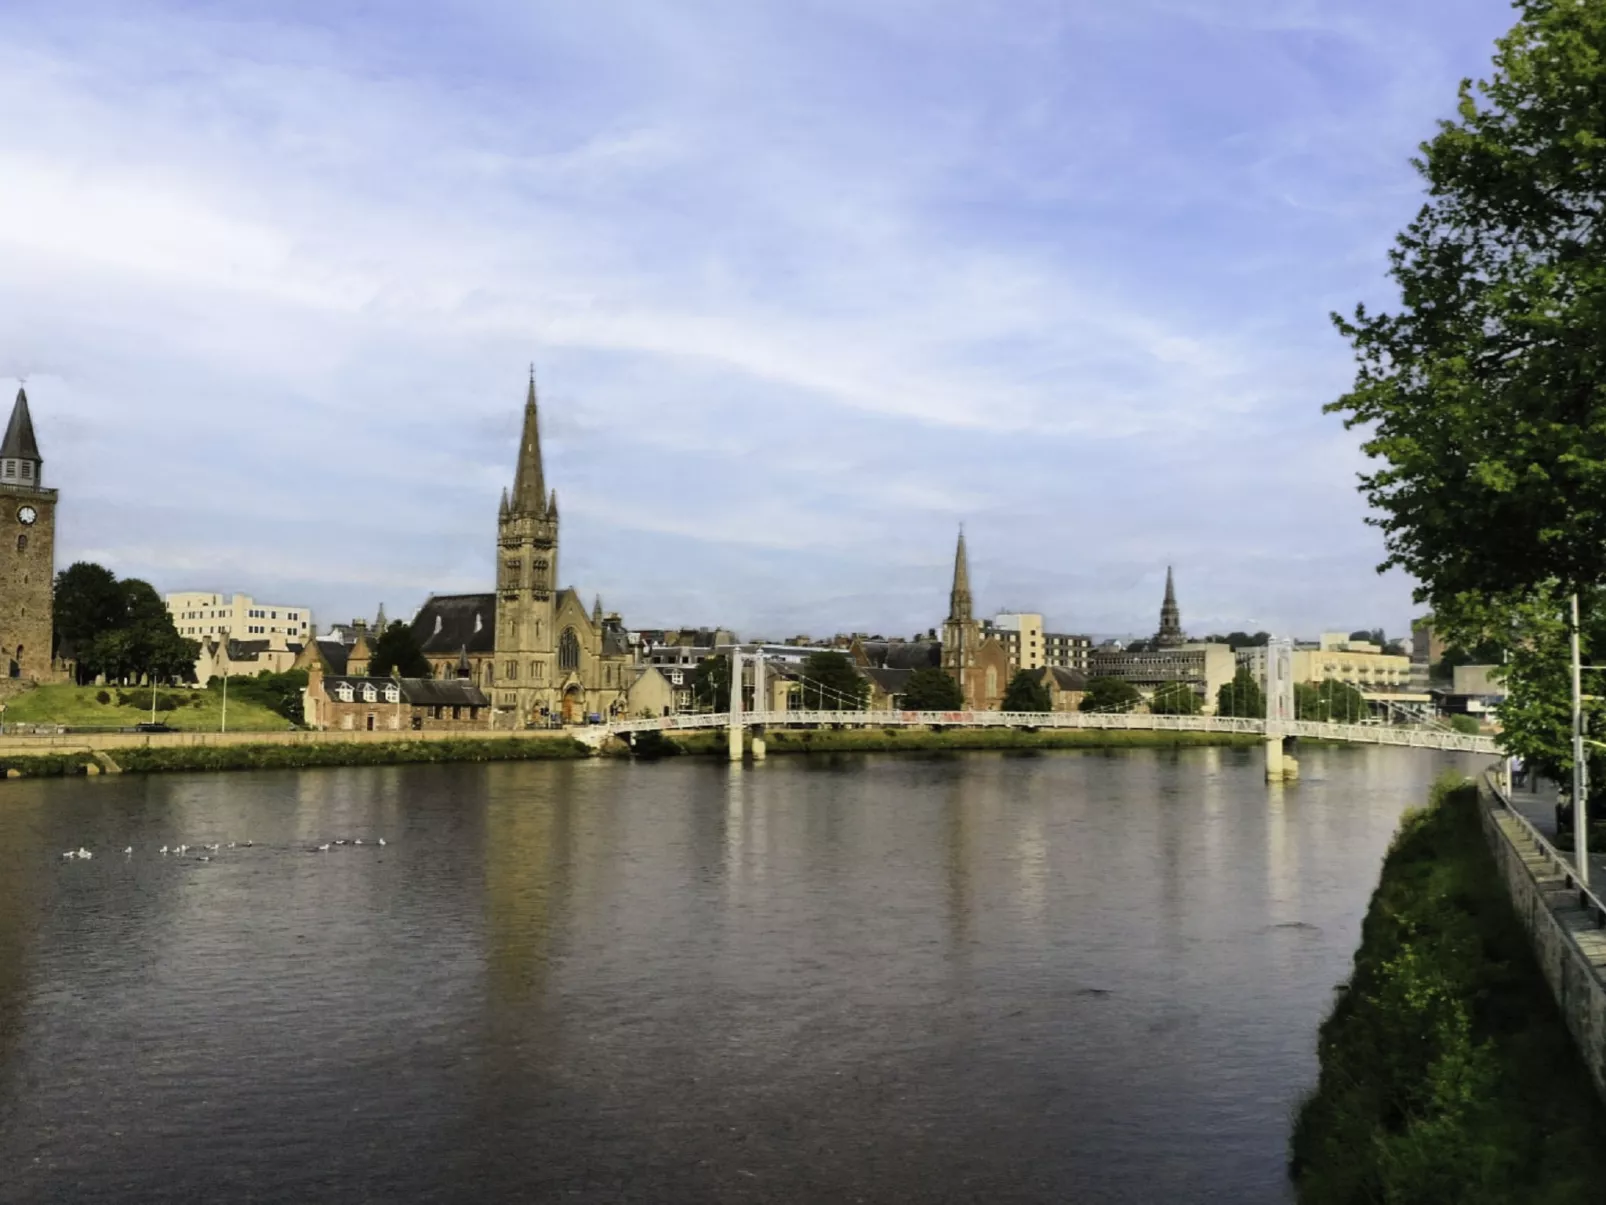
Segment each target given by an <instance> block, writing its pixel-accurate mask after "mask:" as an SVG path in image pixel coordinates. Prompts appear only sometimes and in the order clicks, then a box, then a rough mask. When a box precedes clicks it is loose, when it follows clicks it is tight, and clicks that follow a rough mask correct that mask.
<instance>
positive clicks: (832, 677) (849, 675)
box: [802, 653, 870, 711]
mask: <svg viewBox="0 0 1606 1205" xmlns="http://www.w3.org/2000/svg"><path fill="white" fill-rule="evenodd" d="M869 693H870V684H869V683H868V682H866V681H865V680H864V676H863V675H862V674H860V673H859V671H858V670H857V669H855V668H854V666H853V661H852V659H851V658H850V657H848V656H847V654H845V653H810V654H809V656H808V659H807V660H805V661H804V662H803V683H802V702H803V706H804V707H805V708H812V709H814V710H817V711H861V710H863V708H864V701H865V699H866V697H867V696H868V695H869Z"/></svg>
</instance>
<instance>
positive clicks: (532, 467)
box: [512, 365, 546, 515]
mask: <svg viewBox="0 0 1606 1205" xmlns="http://www.w3.org/2000/svg"><path fill="white" fill-rule="evenodd" d="M512 502H513V510H514V511H515V512H516V513H519V514H536V515H539V514H542V513H544V512H545V510H546V475H545V473H543V472H542V469H541V422H540V417H539V415H538V414H537V413H536V404H535V368H534V366H533V365H532V366H531V368H530V392H529V394H528V395H527V396H526V397H525V399H524V436H523V438H522V439H521V440H520V442H519V467H518V468H517V469H516V470H515V471H514V474H513V500H512Z"/></svg>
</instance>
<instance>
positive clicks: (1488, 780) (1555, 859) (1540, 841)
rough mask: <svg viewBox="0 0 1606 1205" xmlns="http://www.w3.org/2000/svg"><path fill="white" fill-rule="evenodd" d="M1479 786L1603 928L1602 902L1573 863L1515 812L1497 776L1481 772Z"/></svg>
mask: <svg viewBox="0 0 1606 1205" xmlns="http://www.w3.org/2000/svg"><path fill="white" fill-rule="evenodd" d="M1483 785H1484V787H1485V789H1487V790H1488V791H1489V793H1490V794H1491V795H1493V796H1494V797H1495V799H1496V800H1498V801H1499V803H1500V806H1501V807H1502V808H1504V809H1505V812H1506V814H1507V815H1508V816H1510V817H1511V818H1512V820H1514V821H1516V823H1517V827H1519V828H1521V829H1522V830H1523V831H1524V832H1525V833H1527V834H1528V836H1529V838H1530V839H1531V840H1532V841H1533V843H1534V848H1536V849H1537V850H1538V851H1539V855H1540V856H1541V857H1542V858H1544V859H1545V860H1546V861H1548V862H1550V863H1551V864H1552V865H1554V866H1555V867H1556V869H1557V870H1559V871H1560V872H1561V874H1562V875H1563V876H1564V878H1565V879H1566V882H1567V889H1568V890H1569V891H1576V892H1578V906H1579V907H1580V908H1582V909H1584V910H1585V911H1586V912H1588V913H1590V915H1591V916H1593V917H1594V919H1595V923H1596V924H1597V925H1602V924H1606V902H1602V900H1601V898H1600V896H1598V895H1596V894H1595V893H1594V892H1593V891H1591V890H1590V889H1589V888H1588V887H1585V886H1584V885H1583V884H1582V883H1580V882H1579V881H1578V871H1577V868H1576V867H1575V866H1574V865H1573V860H1572V859H1571V858H1569V857H1568V856H1567V855H1566V854H1564V853H1563V852H1562V851H1561V850H1559V849H1557V848H1556V846H1555V845H1554V844H1552V843H1551V841H1550V840H1549V838H1547V837H1546V836H1545V835H1544V834H1543V833H1541V832H1540V831H1539V830H1538V828H1536V827H1535V826H1534V823H1533V821H1532V820H1529V819H1528V817H1526V816H1524V815H1523V814H1522V812H1521V811H1520V810H1519V809H1517V808H1515V807H1513V806H1512V805H1511V796H1510V795H1508V794H1507V793H1506V789H1505V786H1504V784H1503V783H1502V782H1501V779H1500V775H1499V774H1498V773H1496V772H1495V771H1494V770H1493V769H1489V770H1485V771H1484V773H1483Z"/></svg>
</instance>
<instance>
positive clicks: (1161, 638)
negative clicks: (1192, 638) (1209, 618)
mask: <svg viewBox="0 0 1606 1205" xmlns="http://www.w3.org/2000/svg"><path fill="white" fill-rule="evenodd" d="M1186 640H1187V637H1186V636H1184V635H1183V634H1182V612H1181V611H1180V610H1179V609H1178V607H1177V587H1176V583H1175V582H1174V581H1172V579H1171V566H1170V565H1167V566H1166V567H1165V601H1164V602H1162V603H1161V604H1160V630H1159V632H1158V633H1156V634H1155V637H1154V643H1155V644H1156V645H1158V646H1159V647H1160V648H1163V649H1174V648H1176V647H1177V646H1178V645H1180V644H1183V643H1185V642H1186Z"/></svg>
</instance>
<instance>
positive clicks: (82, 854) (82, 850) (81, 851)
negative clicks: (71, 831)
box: [78, 845, 95, 858]
mask: <svg viewBox="0 0 1606 1205" xmlns="http://www.w3.org/2000/svg"><path fill="white" fill-rule="evenodd" d="M78 856H79V857H80V858H93V857H94V856H95V855H94V854H92V853H90V852H89V851H88V850H87V849H85V848H84V847H83V846H82V845H80V846H79V847H78Z"/></svg>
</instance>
